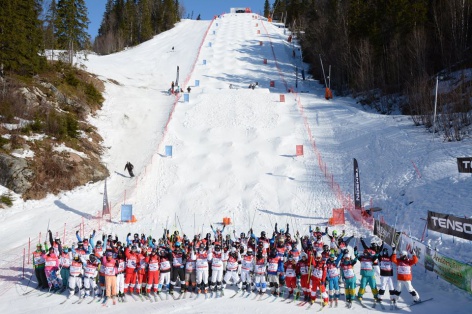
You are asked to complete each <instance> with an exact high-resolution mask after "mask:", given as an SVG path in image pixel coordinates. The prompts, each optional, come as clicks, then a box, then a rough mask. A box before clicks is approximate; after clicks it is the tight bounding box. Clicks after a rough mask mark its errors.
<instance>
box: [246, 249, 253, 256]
mask: <svg viewBox="0 0 472 314" xmlns="http://www.w3.org/2000/svg"><path fill="white" fill-rule="evenodd" d="M246 254H247V255H249V256H251V255H252V254H254V252H253V251H252V249H251V248H248V249H247V252H246Z"/></svg>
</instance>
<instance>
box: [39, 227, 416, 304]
mask: <svg viewBox="0 0 472 314" xmlns="http://www.w3.org/2000/svg"><path fill="white" fill-rule="evenodd" d="M211 229H212V232H213V234H212V233H207V234H206V235H205V236H204V237H202V236H201V235H200V234H197V235H195V236H194V237H193V238H192V239H190V238H188V237H187V236H186V235H185V234H183V235H182V236H181V235H180V233H179V231H177V230H176V231H174V232H173V233H170V231H169V230H166V229H165V230H164V233H163V235H162V236H161V237H160V238H158V239H156V238H153V237H152V236H150V235H148V236H146V235H145V234H141V235H139V234H137V233H135V234H134V235H133V237H132V236H131V233H129V234H128V235H127V237H126V239H125V241H123V242H122V241H120V240H119V239H118V237H117V236H114V237H113V236H112V235H108V236H107V235H103V236H102V238H101V239H100V240H97V241H96V232H95V230H94V231H93V233H92V234H91V235H90V237H89V238H86V239H82V238H81V237H80V235H79V232H78V231H77V232H76V237H77V243H73V244H72V246H71V247H68V246H66V245H63V244H62V243H61V241H60V239H59V238H56V239H53V236H52V233H51V231H49V245H50V246H49V247H48V243H47V242H45V243H44V250H43V246H42V245H41V244H38V245H37V250H36V251H35V252H34V253H33V265H34V267H35V274H36V278H37V280H38V288H40V289H41V288H43V289H44V288H46V289H49V291H51V292H52V293H62V292H64V291H65V290H66V289H67V288H68V289H69V298H70V297H71V296H73V295H74V294H77V295H78V297H79V299H84V298H86V297H89V296H91V297H93V298H94V299H95V298H96V297H98V298H99V299H102V298H103V302H106V301H107V300H108V298H111V299H112V300H113V304H115V303H116V299H117V298H118V301H123V302H124V301H126V298H125V296H126V295H130V296H131V297H132V298H133V299H135V298H136V297H139V298H148V299H149V300H150V301H153V299H154V301H157V296H159V297H160V298H162V294H163V292H167V293H168V294H170V295H172V296H173V297H174V298H180V297H182V296H184V298H185V296H186V295H187V294H188V293H196V294H197V295H199V294H201V293H204V294H205V296H207V293H208V292H210V293H211V295H213V294H215V296H216V297H220V296H223V295H224V292H225V288H226V286H227V285H228V284H232V285H236V287H237V292H236V293H239V292H240V291H241V292H243V293H245V292H247V293H251V292H256V293H257V294H260V295H261V296H260V297H259V298H261V297H262V295H264V294H266V293H267V292H269V293H270V294H272V295H274V296H275V297H278V296H282V295H284V294H285V297H286V298H287V299H290V300H297V299H299V298H303V299H304V301H303V302H311V303H314V302H315V300H316V298H317V294H318V291H319V294H320V295H321V303H322V306H326V305H328V304H330V306H333V305H334V306H337V305H338V301H339V299H340V295H341V294H340V281H343V282H344V287H345V300H346V305H347V306H348V307H350V306H351V304H352V301H353V300H354V299H355V297H356V294H355V289H356V282H357V279H356V274H355V272H354V265H355V264H356V263H357V261H359V262H360V275H361V280H360V286H359V289H358V292H357V298H358V300H359V301H361V302H362V297H363V295H364V292H365V288H366V286H367V285H369V286H370V288H371V290H372V294H373V295H374V299H375V301H376V302H380V301H381V300H382V297H383V295H384V293H385V291H386V290H389V293H390V298H391V300H392V302H395V301H396V300H397V299H398V296H399V295H400V292H401V289H402V285H405V286H406V287H407V289H408V291H409V292H410V293H411V295H412V296H413V298H414V300H415V301H419V295H418V293H417V292H416V291H415V290H414V288H413V286H412V285H411V266H412V265H414V264H415V263H416V262H417V260H418V259H417V257H416V256H415V255H414V254H413V256H412V258H408V254H407V253H406V252H402V253H401V254H400V256H399V258H397V256H396V250H395V248H393V251H392V253H391V254H390V253H389V251H388V249H387V248H384V247H383V243H381V244H380V245H378V244H377V243H371V245H370V246H368V245H366V243H365V242H364V239H363V238H360V242H361V244H362V247H363V252H362V254H359V252H358V249H357V246H355V245H354V249H353V256H351V254H350V252H349V249H348V244H349V242H350V241H351V240H352V239H353V238H354V236H350V237H346V236H345V232H344V230H343V231H342V232H341V233H340V234H338V232H337V231H336V230H333V231H332V232H331V234H330V233H329V232H328V227H326V228H325V230H323V231H322V230H321V229H320V227H316V228H315V229H314V230H312V228H311V226H310V229H309V235H304V236H300V234H299V232H298V231H297V232H296V234H295V236H294V237H292V236H291V234H290V232H289V225H288V224H287V225H286V229H282V228H281V229H279V228H278V226H277V224H275V228H274V231H273V233H272V237H268V236H267V234H266V232H265V231H262V232H261V233H260V235H259V236H257V235H256V234H254V233H253V230H252V228H251V229H250V230H249V232H248V234H247V235H246V233H244V232H242V233H240V234H239V237H237V236H236V232H235V231H233V235H231V234H230V233H227V234H224V230H225V227H223V228H222V229H221V230H220V229H214V228H213V226H211ZM394 264H397V265H398V267H397V281H398V283H397V287H396V288H394V286H393V280H392V278H393V265H394ZM376 275H377V276H379V277H380V278H379V279H380V287H379V289H378V288H377V284H376V282H377V280H376ZM178 286H180V289H179V290H180V294H179V296H178V297H177V295H175V294H174V292H175V290H176V287H178ZM235 295H236V294H235ZM116 297H117V298H116ZM267 297H268V296H267ZM64 302H65V301H64ZM90 302H91V301H90Z"/></svg>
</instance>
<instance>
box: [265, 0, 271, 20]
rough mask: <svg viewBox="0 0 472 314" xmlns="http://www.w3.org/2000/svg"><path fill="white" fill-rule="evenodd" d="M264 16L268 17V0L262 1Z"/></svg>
mask: <svg viewBox="0 0 472 314" xmlns="http://www.w3.org/2000/svg"><path fill="white" fill-rule="evenodd" d="M264 16H265V17H267V18H269V17H270V4H269V0H265V2H264Z"/></svg>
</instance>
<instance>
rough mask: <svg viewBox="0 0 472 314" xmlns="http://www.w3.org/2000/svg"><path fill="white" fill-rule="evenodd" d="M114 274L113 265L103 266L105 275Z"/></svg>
mask: <svg viewBox="0 0 472 314" xmlns="http://www.w3.org/2000/svg"><path fill="white" fill-rule="evenodd" d="M114 274H115V267H113V266H108V267H105V275H107V276H113V275H114Z"/></svg>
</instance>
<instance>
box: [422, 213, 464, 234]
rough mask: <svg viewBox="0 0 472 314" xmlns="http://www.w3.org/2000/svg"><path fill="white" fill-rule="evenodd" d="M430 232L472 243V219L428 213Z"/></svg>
mask: <svg viewBox="0 0 472 314" xmlns="http://www.w3.org/2000/svg"><path fill="white" fill-rule="evenodd" d="M428 230H433V231H436V232H440V233H444V234H448V235H452V236H455V237H458V238H462V239H466V240H471V241H472V219H469V218H460V217H456V216H453V215H448V214H440V213H435V212H432V211H428Z"/></svg>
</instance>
